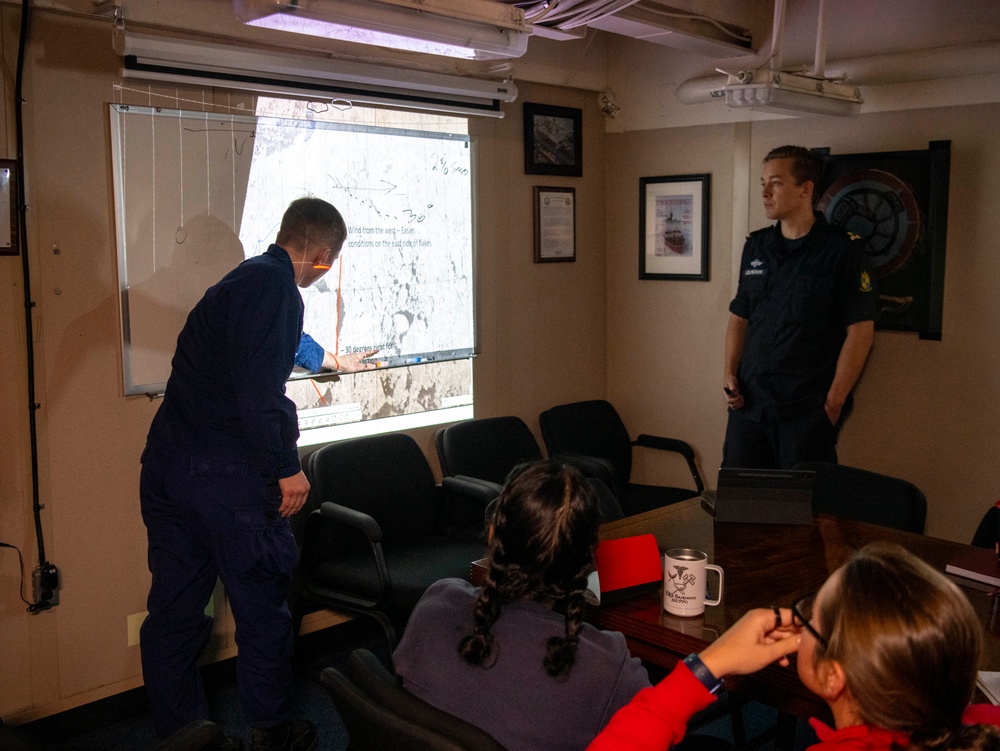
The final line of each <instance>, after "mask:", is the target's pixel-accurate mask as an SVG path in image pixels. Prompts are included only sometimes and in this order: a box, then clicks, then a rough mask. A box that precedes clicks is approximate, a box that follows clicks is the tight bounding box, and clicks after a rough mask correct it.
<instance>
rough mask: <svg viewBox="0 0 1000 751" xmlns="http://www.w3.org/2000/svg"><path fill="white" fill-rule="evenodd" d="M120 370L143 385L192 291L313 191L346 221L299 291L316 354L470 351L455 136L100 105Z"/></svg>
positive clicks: (460, 165)
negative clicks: (326, 261) (338, 254)
mask: <svg viewBox="0 0 1000 751" xmlns="http://www.w3.org/2000/svg"><path fill="white" fill-rule="evenodd" d="M110 115H111V134H112V156H113V168H114V186H115V207H116V219H117V243H118V269H119V289H120V309H121V336H122V375H123V388H124V392H125V393H126V394H139V393H159V392H162V391H163V389H164V388H165V385H166V381H167V378H168V377H169V374H170V360H171V358H172V356H173V352H174V348H175V345H176V340H177V335H178V334H179V333H180V330H181V328H182V327H183V325H184V321H185V320H186V317H187V314H188V312H189V311H190V310H191V308H192V307H194V305H195V304H196V303H197V301H198V300H199V299H200V298H201V296H202V294H203V293H204V291H205V290H206V289H207V288H208V287H209V286H211V285H212V284H214V283H215V282H217V281H218V280H219V279H221V278H222V277H223V276H224V275H225V274H226V273H227V272H228V271H230V270H231V269H232V268H234V267H235V266H236V265H238V264H239V263H240V262H241V261H242V260H244V259H245V258H248V257H250V256H253V255H257V254H259V253H262V252H264V251H265V250H266V249H267V247H268V245H269V243H271V242H273V240H274V237H275V234H276V233H277V229H278V225H279V223H280V219H281V215H282V213H283V212H284V209H285V207H286V206H287V205H288V204H289V203H290V202H291V201H292V200H294V199H295V198H298V197H300V196H303V195H315V196H317V197H320V198H324V199H325V200H328V201H330V202H331V203H333V204H334V205H335V206H337V207H338V208H339V209H340V211H341V213H342V214H343V215H344V218H345V220H346V221H347V224H348V240H347V242H346V243H345V246H344V251H343V253H342V262H341V263H338V264H335V265H334V268H333V269H332V270H331V271H330V272H329V273H328V274H327V275H326V277H324V278H323V279H322V280H320V281H319V282H318V283H316V284H315V285H313V287H311V288H308V289H305V290H302V292H303V299H304V301H305V305H306V313H305V330H306V331H307V332H309V333H310V334H311V335H312V336H313V337H314V338H315V339H316V340H317V341H319V342H321V343H322V344H323V345H324V346H325V347H326V348H327V349H330V350H334V349H336V350H337V351H340V352H346V351H355V350H362V349H368V348H375V347H377V348H378V349H380V350H381V355H380V357H387V358H396V359H399V360H401V361H404V362H405V361H406V360H407V358H410V357H412V356H421V357H428V356H429V357H431V358H432V359H449V358H454V357H468V356H471V354H472V353H473V351H474V348H475V326H474V323H473V309H474V303H473V282H472V257H473V255H472V243H473V228H472V161H473V157H472V148H471V142H470V139H469V137H468V136H467V135H463V134H454V133H439V132H427V131H422V130H419V131H409V130H402V129H392V128H380V127H371V126H360V125H355V124H350V123H330V122H318V121H311V120H293V119H287V118H277V117H257V116H249V115H238V114H234V115H218V114H212V113H204V112H188V111H183V110H172V109H163V108H157V107H137V106H132V105H120V104H116V105H111V107H110Z"/></svg>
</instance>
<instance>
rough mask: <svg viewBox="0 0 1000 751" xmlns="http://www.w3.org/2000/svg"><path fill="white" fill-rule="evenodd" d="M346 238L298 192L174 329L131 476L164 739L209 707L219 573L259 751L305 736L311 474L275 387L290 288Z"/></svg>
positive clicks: (148, 667) (280, 373)
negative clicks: (295, 648) (295, 524)
mask: <svg viewBox="0 0 1000 751" xmlns="http://www.w3.org/2000/svg"><path fill="white" fill-rule="evenodd" d="M346 235H347V228H346V225H345V224H344V220H343V218H342V217H341V215H340V213H339V212H338V211H337V209H335V208H334V207H333V206H331V205H330V204H329V203H327V202H325V201H322V200H320V199H318V198H300V199H298V200H296V201H294V202H292V204H291V205H290V206H289V207H288V209H287V210H286V211H285V214H284V217H283V218H282V220H281V227H280V229H279V231H278V236H277V238H276V240H275V244H274V245H271V246H270V247H269V248H268V249H267V251H266V252H265V253H263V254H262V255H259V256H256V257H253V258H250V259H248V260H246V261H244V262H243V263H241V264H240V265H239V266H238V267H237V268H235V269H234V270H233V271H231V272H230V273H229V274H227V275H226V276H225V277H224V278H223V279H222V280H221V281H220V282H219V283H218V284H216V285H214V286H213V287H210V288H209V289H208V291H206V292H205V295H204V297H202V299H201V300H200V301H199V302H198V304H197V305H196V306H195V307H194V309H193V310H192V311H191V313H190V315H189V316H188V319H187V323H186V324H185V325H184V329H183V330H182V331H181V333H180V336H179V337H178V338H177V351H176V353H175V354H174V358H173V361H172V363H171V364H172V371H171V374H170V379H169V380H168V381H167V388H166V393H165V394H164V397H163V403H162V404H161V405H160V409H159V411H158V412H157V413H156V417H155V418H154V419H153V424H152V426H151V427H150V430H149V436H148V438H147V441H146V450H145V451H144V452H143V456H142V473H141V478H140V497H141V502H142V518H143V521H144V522H145V524H146V530H147V537H148V543H149V570H150V572H151V573H152V584H151V586H150V590H149V599H148V603H147V608H148V610H149V615H148V616H147V618H146V620H145V622H144V623H143V625H142V630H141V633H140V649H141V652H142V672H143V677H144V679H145V683H146V690H147V692H148V694H149V699H150V704H151V705H152V710H153V717H154V720H155V724H156V730H157V733H159V734H160V735H161V736H167V735H170V734H171V733H173V732H174V731H175V730H177V729H178V728H180V727H182V726H184V725H185V724H187V723H189V722H191V721H193V720H195V719H202V718H207V717H208V706H207V704H206V701H205V692H204V688H203V686H202V683H201V679H200V676H199V674H198V672H197V670H196V668H195V661H196V659H197V658H198V655H199V654H200V653H201V651H202V649H203V648H204V646H205V644H206V643H207V641H208V638H209V636H210V634H211V631H212V619H211V618H209V617H208V616H206V615H205V612H204V611H205V607H206V605H207V604H208V602H209V598H210V597H211V595H212V591H213V589H214V587H215V581H216V577H217V576H218V577H219V578H221V579H222V583H223V585H224V587H225V590H226V595H227V597H228V600H229V603H230V606H231V608H232V613H233V618H234V620H235V622H236V643H237V646H238V648H239V655H238V657H237V661H236V662H237V679H238V682H239V694H240V700H241V703H242V705H243V713H244V717H245V719H246V721H247V723H248V724H249V725H250V727H251V728H252V736H253V746H252V747H253V749H254V751H257V750H258V749H267V750H271V749H295V750H296V751H298V750H299V749H303V750H304V749H309V748H312V747H313V746H314V745H315V741H316V730H315V728H314V727H313V726H312V724H311V723H308V722H307V721H304V720H292V718H291V716H290V713H291V707H292V667H291V656H292V637H293V635H292V620H291V615H290V613H289V609H288V603H287V597H288V588H289V583H290V577H291V574H292V570H293V568H294V567H295V564H296V562H297V558H298V552H297V549H296V546H295V541H294V539H293V537H292V533H291V529H290V525H289V521H288V517H290V516H291V515H292V514H294V513H296V512H297V511H299V509H301V508H302V505H303V504H304V503H305V500H306V496H307V495H308V493H309V482H308V480H306V477H305V475H304V474H303V473H302V470H301V468H300V466H299V457H298V451H297V449H296V441H297V439H298V436H299V431H298V424H297V420H296V414H295V406H294V404H293V403H292V402H291V401H290V400H289V399H288V398H287V397H286V396H285V381H286V380H287V378H288V376H289V374H290V372H291V370H292V361H293V358H294V357H295V350H296V347H297V346H298V342H299V337H300V335H301V334H302V313H303V306H302V297H301V295H300V294H299V290H298V287H308V286H309V285H310V284H312V283H313V282H315V281H316V280H317V279H319V278H320V277H321V276H323V274H324V273H326V271H327V270H328V269H329V268H330V266H331V264H332V263H333V262H334V260H335V259H336V258H337V256H338V255H339V253H340V249H341V247H342V246H343V244H344V239H345V237H346ZM234 744H235V741H234ZM232 747H234V748H236V747H238V746H237V745H233V746H232Z"/></svg>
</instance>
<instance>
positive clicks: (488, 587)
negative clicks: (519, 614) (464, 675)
mask: <svg viewBox="0 0 1000 751" xmlns="http://www.w3.org/2000/svg"><path fill="white" fill-rule="evenodd" d="M499 599H500V598H499V597H498V596H497V589H496V583H495V582H494V580H493V577H492V576H491V577H490V578H489V579H488V580H487V582H486V584H485V585H484V586H483V588H482V590H481V591H480V593H479V597H477V598H476V604H475V606H474V607H473V610H472V616H473V620H474V621H475V624H476V626H475V629H474V630H473V632H472V633H471V634H469V635H467V636H464V637H462V641H460V642H459V643H458V653H459V654H460V655H462V657H463V658H464V659H465V661H466V662H468V663H469V664H470V665H482V664H483V663H484V662H486V660H487V659H488V658H489V657H490V655H491V654H493V634H492V633H491V631H490V629H491V628H493V624H494V623H496V622H497V618H499V617H500V601H499ZM491 663H492V661H491Z"/></svg>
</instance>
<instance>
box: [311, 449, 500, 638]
mask: <svg viewBox="0 0 1000 751" xmlns="http://www.w3.org/2000/svg"><path fill="white" fill-rule="evenodd" d="M308 475H309V480H310V483H311V484H312V489H311V490H310V500H309V503H310V505H312V506H314V507H316V506H318V508H317V509H316V510H314V511H312V512H311V513H310V514H309V516H308V518H307V519H306V523H305V528H304V531H303V536H302V555H301V559H300V563H299V578H300V581H301V596H300V598H299V599H300V602H298V603H296V609H297V616H296V622H297V623H298V622H300V620H301V613H302V611H303V608H304V604H305V602H307V601H310V600H311V601H315V602H318V603H320V604H322V605H324V606H326V607H331V608H334V609H338V610H344V611H346V612H349V613H356V614H362V615H367V616H371V617H372V618H375V619H376V620H377V621H378V622H379V624H380V625H381V626H382V628H383V630H384V631H385V634H386V639H387V640H388V642H389V648H390V649H392V648H393V647H394V646H395V644H396V630H397V629H398V628H402V627H403V626H404V625H405V624H406V621H407V620H408V619H409V616H410V612H411V611H412V610H413V608H414V606H415V605H416V604H417V600H419V599H420V597H421V595H423V593H424V590H426V589H427V587H428V586H430V585H431V584H432V583H433V582H435V581H437V580H438V579H443V578H446V577H460V578H467V577H468V575H469V567H470V565H471V563H472V561H474V560H477V559H479V558H482V557H483V556H484V555H485V552H486V543H485V541H484V537H483V534H482V529H483V516H484V511H485V506H484V505H483V504H482V503H480V501H479V499H478V498H476V497H474V494H473V496H472V497H471V498H470V496H466V495H462V494H461V493H460V492H459V490H458V489H459V488H461V487H462V484H461V482H460V481H456V480H452V481H451V482H449V483H447V484H445V483H442V485H440V486H438V485H435V484H434V475H433V474H432V473H431V468H430V466H429V465H428V463H427V459H426V458H425V457H424V454H423V452H422V451H421V450H420V447H419V446H418V445H417V443H416V441H414V440H413V439H412V438H411V437H409V436H408V435H404V434H401V433H394V434H387V435H377V436H370V437H367V438H357V439H354V440H349V441H342V442H339V443H332V444H329V445H327V446H324V447H323V448H321V449H319V450H318V451H316V452H315V453H313V454H311V455H310V457H309V461H308Z"/></svg>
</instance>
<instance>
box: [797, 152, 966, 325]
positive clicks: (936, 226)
mask: <svg viewBox="0 0 1000 751" xmlns="http://www.w3.org/2000/svg"><path fill="white" fill-rule="evenodd" d="M950 148H951V142H950V141H934V142H932V143H931V144H930V147H929V148H928V149H927V150H926V151H892V152H876V153H870V154H846V155H825V156H824V162H825V169H824V174H823V179H822V181H821V185H820V188H819V190H818V191H817V195H818V196H819V200H818V202H817V206H816V208H817V210H818V211H820V212H822V213H823V214H824V215H825V216H826V219H827V221H829V222H830V223H831V224H833V225H836V226H838V227H843V228H844V229H845V230H847V231H848V232H851V233H852V234H854V235H856V236H858V237H859V239H860V242H862V243H864V251H865V253H866V254H867V255H868V258H869V261H870V262H871V265H872V267H873V269H874V270H875V277H876V279H877V280H878V291H879V318H878V320H877V321H876V327H877V328H880V329H889V330H894V331H916V332H918V333H919V334H920V338H921V339H940V338H941V320H942V304H943V291H944V257H945V238H946V235H947V220H948V215H947V211H948V176H949V166H950Z"/></svg>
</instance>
